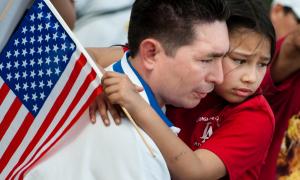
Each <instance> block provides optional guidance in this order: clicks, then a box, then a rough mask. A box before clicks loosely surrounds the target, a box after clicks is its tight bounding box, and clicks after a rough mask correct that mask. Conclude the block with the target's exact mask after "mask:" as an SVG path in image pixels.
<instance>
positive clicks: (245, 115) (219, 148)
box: [200, 105, 274, 179]
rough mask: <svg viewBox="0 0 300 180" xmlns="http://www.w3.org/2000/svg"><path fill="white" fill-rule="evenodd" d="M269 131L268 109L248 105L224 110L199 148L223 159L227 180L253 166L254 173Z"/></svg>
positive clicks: (271, 123)
mask: <svg viewBox="0 0 300 180" xmlns="http://www.w3.org/2000/svg"><path fill="white" fill-rule="evenodd" d="M253 107H255V108H253ZM273 131H274V117H273V114H272V113H271V112H270V110H269V109H266V108H263V107H259V106H254V105H249V106H245V107H242V108H237V109H235V110H231V111H230V112H227V114H226V115H224V121H223V123H222V124H221V127H219V129H217V130H216V131H215V132H214V134H213V135H212V136H211V138H210V139H209V140H208V141H207V142H206V143H204V144H203V145H202V146H201V147H200V148H203V149H207V150H209V151H212V152H213V153H215V154H216V155H217V156H218V157H219V158H220V159H221V160H222V161H223V163H224V164H225V166H226V169H227V172H228V174H229V176H230V179H239V177H241V176H242V175H245V173H249V169H252V170H253V169H255V168H256V170H257V175H258V173H259V171H260V166H261V165H262V164H263V163H264V159H265V157H266V154H267V152H268V148H269V145H270V143H271V139H272V135H273Z"/></svg>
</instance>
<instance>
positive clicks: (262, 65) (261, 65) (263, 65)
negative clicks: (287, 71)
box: [258, 63, 268, 67]
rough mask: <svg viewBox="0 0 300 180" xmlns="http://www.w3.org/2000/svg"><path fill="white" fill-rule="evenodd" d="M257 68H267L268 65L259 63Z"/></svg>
mask: <svg viewBox="0 0 300 180" xmlns="http://www.w3.org/2000/svg"><path fill="white" fill-rule="evenodd" d="M258 66H259V67H267V66H268V63H259V64H258Z"/></svg>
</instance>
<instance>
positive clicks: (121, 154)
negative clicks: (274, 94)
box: [24, 55, 170, 180]
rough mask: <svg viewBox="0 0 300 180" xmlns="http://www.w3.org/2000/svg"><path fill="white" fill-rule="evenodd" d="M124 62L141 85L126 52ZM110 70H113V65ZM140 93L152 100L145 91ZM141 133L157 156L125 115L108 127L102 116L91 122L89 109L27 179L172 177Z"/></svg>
mask: <svg viewBox="0 0 300 180" xmlns="http://www.w3.org/2000/svg"><path fill="white" fill-rule="evenodd" d="M121 64H122V68H123V70H124V72H125V74H127V75H128V76H129V78H130V79H131V80H132V82H134V83H135V84H137V85H139V86H142V84H141V83H140V82H139V80H138V78H137V77H136V76H135V75H134V73H133V72H132V69H131V68H130V66H129V65H128V63H127V59H126V55H125V56H124V57H123V58H122V60H121ZM108 69H110V70H112V66H111V67H109V68H108ZM141 95H142V96H143V97H144V98H145V100H146V101H147V102H149V100H148V99H147V95H146V93H145V92H142V94H141ZM110 118H111V116H110ZM111 122H112V121H111ZM141 131H142V130H141ZM142 134H143V136H144V137H145V139H146V141H147V143H148V144H149V145H150V146H151V148H152V150H153V151H154V153H155V157H153V156H152V155H151V154H150V152H149V150H148V149H147V148H146V146H145V144H144V143H143V141H142V139H141V137H140V136H139V135H138V133H137V131H136V129H135V128H134V127H133V125H132V124H131V123H130V122H129V121H128V119H126V118H123V119H122V124H121V125H120V126H116V125H115V124H114V123H113V122H112V123H111V125H110V127H105V126H104V125H103V122H102V120H101V117H100V116H99V115H97V122H96V124H91V123H90V122H89V116H88V111H86V112H85V113H84V114H83V116H82V117H81V118H80V119H79V121H78V123H77V124H76V125H75V126H74V127H72V129H71V130H70V131H69V132H68V133H67V134H66V135H65V136H64V137H63V138H62V139H61V141H60V142H59V143H58V144H56V145H55V146H54V148H53V149H52V150H51V151H49V153H48V154H47V155H46V156H45V157H43V158H42V159H41V160H40V161H39V162H38V163H37V165H36V166H35V167H33V168H32V169H31V170H30V171H29V172H28V173H27V174H26V176H25V178H24V179H25V180H35V179H36V180H45V179H49V180H53V179H57V180H60V179H61V180H76V179H78V180H79V179H82V180H92V179H100V180H132V179H133V180H146V179H149V180H168V179H170V174H169V171H168V168H167V165H166V162H165V160H164V158H163V157H162V154H161V153H160V151H159V149H158V147H157V146H156V145H155V143H154V142H153V140H151V138H150V137H149V136H148V135H147V134H146V133H145V132H144V131H142Z"/></svg>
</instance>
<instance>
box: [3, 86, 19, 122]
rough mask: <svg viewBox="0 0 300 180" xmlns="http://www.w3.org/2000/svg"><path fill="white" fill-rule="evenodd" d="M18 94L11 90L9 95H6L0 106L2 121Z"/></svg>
mask: <svg viewBox="0 0 300 180" xmlns="http://www.w3.org/2000/svg"><path fill="white" fill-rule="evenodd" d="M15 98H16V96H15V94H14V92H13V91H9V92H8V94H7V96H6V97H5V99H4V101H3V103H2V105H1V106H0V107H1V108H0V123H2V121H3V120H4V116H5V114H7V112H8V110H9V107H10V106H11V104H12V103H13V101H14V100H15Z"/></svg>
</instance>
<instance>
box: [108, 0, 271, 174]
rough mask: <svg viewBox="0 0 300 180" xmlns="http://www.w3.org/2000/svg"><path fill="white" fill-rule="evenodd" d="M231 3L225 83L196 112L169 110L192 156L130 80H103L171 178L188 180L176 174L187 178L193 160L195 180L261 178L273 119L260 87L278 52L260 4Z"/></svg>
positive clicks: (239, 0) (112, 76)
mask: <svg viewBox="0 0 300 180" xmlns="http://www.w3.org/2000/svg"><path fill="white" fill-rule="evenodd" d="M228 3H229V4H230V7H231V10H232V17H231V18H230V20H229V21H228V29H229V37H230V50H229V52H228V54H227V55H226V57H225V58H224V60H223V71H224V82H223V83H222V84H220V85H216V86H215V90H214V92H213V93H212V94H210V95H208V96H207V97H206V98H205V99H203V100H202V101H201V103H200V104H199V105H198V106H197V107H195V108H194V109H178V108H172V107H170V108H169V109H168V114H169V117H170V119H171V120H172V121H173V122H174V123H175V125H177V126H178V127H180V128H181V132H180V133H179V137H180V138H181V139H182V140H184V142H185V143H186V145H188V146H189V147H190V148H191V149H192V150H193V152H192V151H191V150H190V149H189V148H188V147H187V146H186V145H185V144H184V143H182V142H181V140H180V139H179V138H178V137H177V136H176V135H175V134H174V133H173V132H171V131H170V129H169V128H168V127H167V126H166V125H165V124H164V122H163V121H162V120H161V119H160V117H159V116H158V115H157V114H156V113H155V112H154V111H153V110H152V108H151V107H150V106H149V105H148V104H147V103H146V102H144V100H143V99H142V98H141V97H140V96H139V95H138V93H137V91H136V87H135V86H134V85H133V84H131V83H130V82H129V81H128V78H126V76H124V75H119V74H116V73H113V72H107V73H106V74H105V75H104V76H103V86H104V91H105V93H106V94H107V97H108V99H109V100H110V102H111V103H113V104H120V105H121V106H123V107H125V108H126V109H127V110H128V111H129V113H130V114H131V115H132V116H133V118H134V120H135V121H136V122H137V123H138V125H139V126H140V127H142V128H143V129H144V131H146V132H147V134H148V135H150V136H151V138H152V139H153V140H154V141H155V143H156V144H157V146H158V147H159V149H160V151H161V152H162V154H163V156H164V158H165V160H166V162H167V164H168V168H169V170H170V172H171V175H174V174H176V176H173V178H174V179H186V178H187V177H184V176H181V175H180V173H178V172H182V173H181V174H188V173H187V172H189V171H190V169H192V168H191V164H192V163H191V161H189V160H191V159H195V158H196V159H197V158H198V160H199V159H200V161H193V163H194V164H193V165H195V166H197V167H201V169H200V168H199V171H198V172H199V173H198V174H196V175H195V176H194V177H195V178H196V179H199V178H201V177H204V175H205V177H208V178H209V177H210V178H221V177H224V178H226V179H229V178H230V179H258V178H259V174H260V169H261V166H262V165H263V163H264V160H265V156H266V154H267V152H268V148H269V145H270V142H271V139H272V134H273V130H274V117H273V113H272V111H271V109H270V107H269V105H268V103H267V101H266V100H265V98H264V97H263V96H262V94H261V92H260V89H259V86H260V83H261V81H262V79H263V77H264V75H265V72H266V69H267V65H268V64H269V63H270V60H271V58H272V57H271V54H273V51H274V42H275V33H274V29H273V27H272V24H271V22H270V21H269V19H268V15H267V11H266V9H264V8H263V6H262V3H261V2H260V1H259V0H248V1H244V0H229V1H228ZM201 157H202V158H201ZM203 157H205V158H203ZM206 157H207V158H206ZM195 162H197V163H195ZM203 165H205V166H203ZM174 172H176V173H174ZM191 173H195V172H191ZM196 173H197V172H196ZM197 175H198V176H197ZM210 178H209V179H210Z"/></svg>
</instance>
